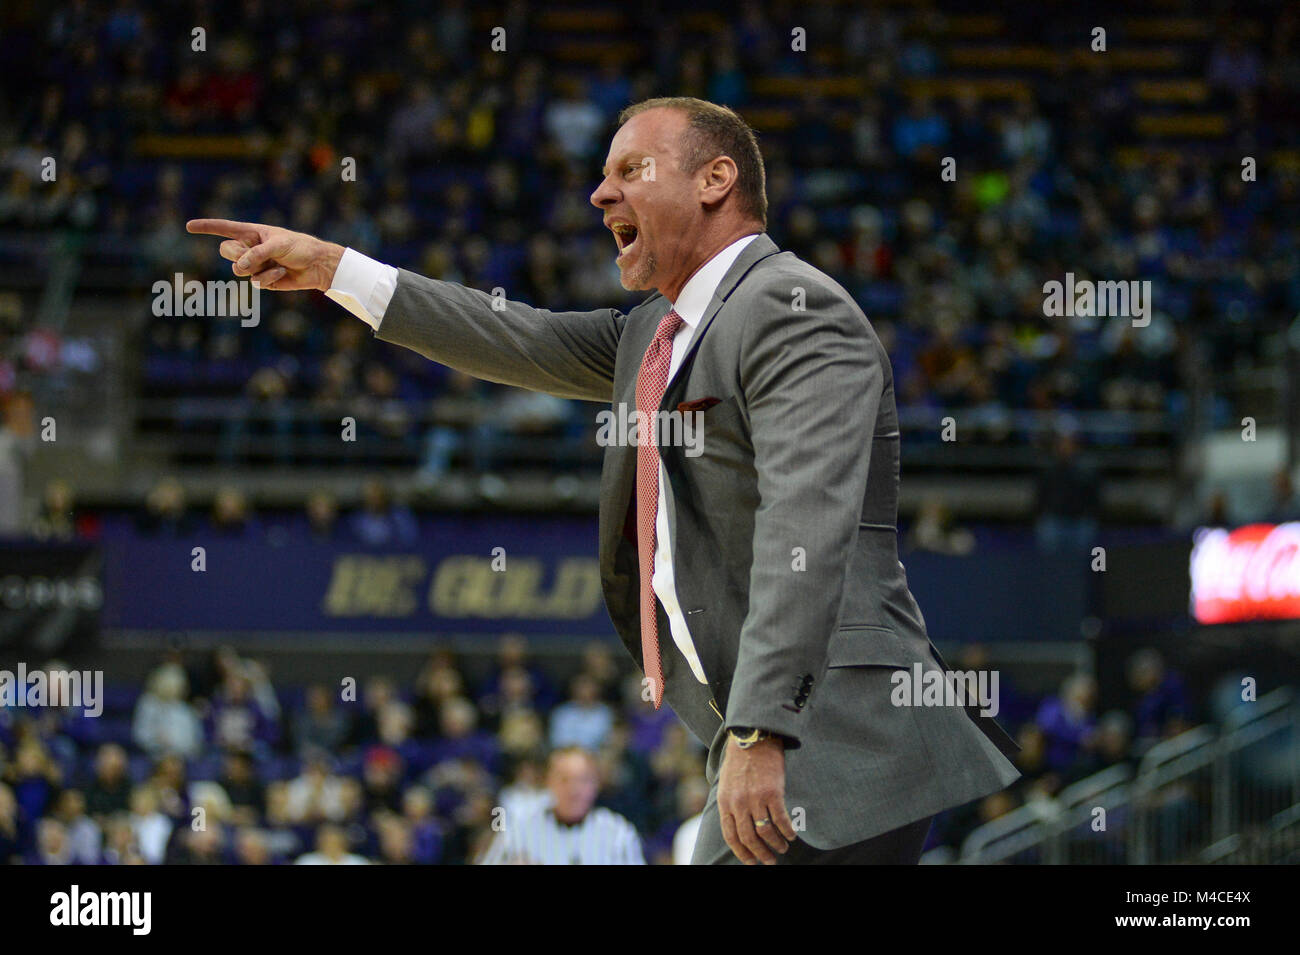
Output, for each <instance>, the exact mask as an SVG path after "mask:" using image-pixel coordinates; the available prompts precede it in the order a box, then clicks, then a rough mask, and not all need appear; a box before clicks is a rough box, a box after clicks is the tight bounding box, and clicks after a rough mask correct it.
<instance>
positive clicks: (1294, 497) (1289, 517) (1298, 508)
mask: <svg viewBox="0 0 1300 955" xmlns="http://www.w3.org/2000/svg"><path fill="white" fill-rule="evenodd" d="M1272 491H1273V493H1272V497H1271V498H1270V501H1269V507H1268V512H1267V513H1266V514H1265V515H1264V520H1265V521H1267V522H1268V523H1270V524H1284V523H1286V522H1287V521H1294V520H1300V491H1297V490H1296V489H1295V484H1294V482H1293V481H1292V480H1291V472H1290V471H1289V470H1287V469H1286V468H1278V469H1277V471H1275V472H1274V473H1273V487H1272Z"/></svg>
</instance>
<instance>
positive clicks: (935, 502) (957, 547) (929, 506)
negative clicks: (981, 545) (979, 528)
mask: <svg viewBox="0 0 1300 955" xmlns="http://www.w3.org/2000/svg"><path fill="white" fill-rule="evenodd" d="M907 544H908V547H909V548H912V549H916V550H928V551H931V552H933V553H936V554H955V555H960V554H969V553H971V551H973V550H974V549H975V535H974V534H972V533H971V532H970V531H968V530H966V529H965V528H962V527H957V526H956V519H955V518H954V517H953V515H952V512H951V511H950V510H949V509H948V506H947V505H946V504H945V503H944V501H943V498H941V497H939V496H937V495H930V496H929V497H927V498H926V499H925V500H924V501H923V502H922V503H921V509H920V510H919V511H918V512H917V515H916V520H915V522H914V523H913V524H912V529H911V530H910V531H909V532H908V535H907Z"/></svg>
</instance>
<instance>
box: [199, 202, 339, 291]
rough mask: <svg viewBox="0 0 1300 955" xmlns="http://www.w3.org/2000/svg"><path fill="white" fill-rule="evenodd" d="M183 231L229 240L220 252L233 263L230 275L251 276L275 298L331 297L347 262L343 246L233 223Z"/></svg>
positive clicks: (204, 222)
mask: <svg viewBox="0 0 1300 955" xmlns="http://www.w3.org/2000/svg"><path fill="white" fill-rule="evenodd" d="M185 231H187V232H195V233H199V234H200V235H220V236H225V238H226V241H225V242H222V243H221V247H220V249H218V251H219V252H220V253H221V257H222V258H223V259H229V260H230V261H231V262H233V263H235V264H234V265H232V266H231V267H230V268H231V271H233V272H234V273H235V274H236V275H247V276H249V277H250V278H251V280H252V282H253V284H254V285H255V286H257V287H258V288H261V289H268V290H270V291H273V292H296V291H299V290H301V289H317V290H318V291H321V292H327V291H329V287H330V286H331V285H332V284H333V282H334V272H335V270H336V269H337V268H338V267H339V259H341V258H342V257H343V251H344V249H343V246H341V245H337V244H335V243H333V242H325V241H324V240H322V239H318V238H316V237H315V236H311V235H307V233H305V232H290V231H289V230H288V229H281V228H280V227H279V226H273V225H262V224H261V223H258V222H234V221H232V220H230V219H191V220H190V221H189V222H187V223H185Z"/></svg>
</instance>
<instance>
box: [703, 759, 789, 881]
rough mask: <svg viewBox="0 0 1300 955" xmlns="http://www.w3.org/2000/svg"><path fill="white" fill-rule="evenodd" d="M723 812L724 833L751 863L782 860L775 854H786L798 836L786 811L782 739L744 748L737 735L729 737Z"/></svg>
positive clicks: (721, 790) (738, 853)
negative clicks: (737, 740)
mask: <svg viewBox="0 0 1300 955" xmlns="http://www.w3.org/2000/svg"><path fill="white" fill-rule="evenodd" d="M718 815H719V817H720V818H721V820H722V836H723V838H724V839H726V840H727V845H729V846H730V847H731V851H732V852H734V853H735V854H736V858H737V859H739V860H740V861H741V862H743V863H745V864H746V865H755V864H757V863H759V862H762V863H763V864H764V865H775V864H776V855H775V853H778V852H780V853H784V852H785V850H786V849H787V848H789V844H790V843H791V842H794V840H795V832H794V826H793V825H792V824H791V822H790V816H789V815H788V814H787V813H786V811H785V744H783V743H782V742H781V740H779V739H765V740H762V741H760V742H758V743H755V744H754V745H753V746H751V747H749V748H748V749H741V748H740V747H739V746H737V745H736V741H735V740H734V739H731V738H728V739H727V749H726V752H725V753H724V754H723V757H722V771H721V772H720V773H719V774H718ZM764 820H766V822H764ZM760 822H763V825H758V823H760Z"/></svg>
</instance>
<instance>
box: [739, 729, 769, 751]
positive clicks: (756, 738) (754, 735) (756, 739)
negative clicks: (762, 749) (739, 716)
mask: <svg viewBox="0 0 1300 955" xmlns="http://www.w3.org/2000/svg"><path fill="white" fill-rule="evenodd" d="M730 732H731V738H732V739H734V740H735V741H736V745H737V746H739V747H740V748H741V749H749V747H751V746H753V745H754V744H755V743H761V742H762V741H763V740H765V739H771V738H772V734H771V733H769V732H768V731H767V730H761V729H757V728H755V727H753V726H733V727H732V728H731V730H730Z"/></svg>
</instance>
